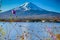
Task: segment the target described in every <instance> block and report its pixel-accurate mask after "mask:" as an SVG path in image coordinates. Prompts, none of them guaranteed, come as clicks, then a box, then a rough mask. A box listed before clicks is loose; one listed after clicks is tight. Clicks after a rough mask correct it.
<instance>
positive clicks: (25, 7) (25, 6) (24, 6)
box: [23, 2, 29, 10]
mask: <svg viewBox="0 0 60 40" xmlns="http://www.w3.org/2000/svg"><path fill="white" fill-rule="evenodd" d="M28 4H29V2H26V3H25V4H24V5H23V8H24V9H25V10H29V8H27V5H28Z"/></svg>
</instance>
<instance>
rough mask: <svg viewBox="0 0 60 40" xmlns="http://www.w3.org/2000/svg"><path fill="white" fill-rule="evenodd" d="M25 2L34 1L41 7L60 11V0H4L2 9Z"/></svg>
mask: <svg viewBox="0 0 60 40" xmlns="http://www.w3.org/2000/svg"><path fill="white" fill-rule="evenodd" d="M25 2H32V3H34V4H35V5H37V6H38V7H40V8H43V9H45V10H49V11H55V12H59V13H60V0H2V8H1V9H2V11H7V10H10V9H13V8H15V7H18V6H20V5H21V4H23V3H25Z"/></svg>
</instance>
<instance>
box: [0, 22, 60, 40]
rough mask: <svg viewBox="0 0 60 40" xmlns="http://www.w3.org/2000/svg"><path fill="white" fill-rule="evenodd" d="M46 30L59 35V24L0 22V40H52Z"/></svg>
mask: <svg viewBox="0 0 60 40" xmlns="http://www.w3.org/2000/svg"><path fill="white" fill-rule="evenodd" d="M47 28H50V30H51V32H52V33H53V34H60V23H54V22H0V40H23V39H24V40H46V39H47V38H49V39H51V40H53V39H52V38H51V37H50V34H49V32H47V30H48V29H47ZM22 37H24V38H22Z"/></svg>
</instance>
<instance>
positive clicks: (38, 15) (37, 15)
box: [0, 2, 60, 21]
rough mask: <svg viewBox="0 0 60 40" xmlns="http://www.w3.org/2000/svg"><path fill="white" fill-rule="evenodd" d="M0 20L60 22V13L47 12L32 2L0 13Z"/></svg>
mask: <svg viewBox="0 0 60 40" xmlns="http://www.w3.org/2000/svg"><path fill="white" fill-rule="evenodd" d="M12 10H15V14H12ZM0 19H2V20H10V19H12V20H21V19H29V20H30V19H48V20H50V19H58V20H59V21H60V13H57V12H52V11H47V10H45V9H42V8H40V7H38V6H36V5H35V4H33V3H31V2H26V3H24V4H22V5H20V6H19V7H16V8H13V9H11V10H8V11H6V12H2V13H0Z"/></svg>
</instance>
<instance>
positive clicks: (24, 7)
mask: <svg viewBox="0 0 60 40" xmlns="http://www.w3.org/2000/svg"><path fill="white" fill-rule="evenodd" d="M15 10H23V11H27V10H40V11H43V9H42V8H39V7H38V6H36V5H35V4H33V3H31V2H25V3H24V4H22V5H20V6H19V7H17V8H15Z"/></svg>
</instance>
